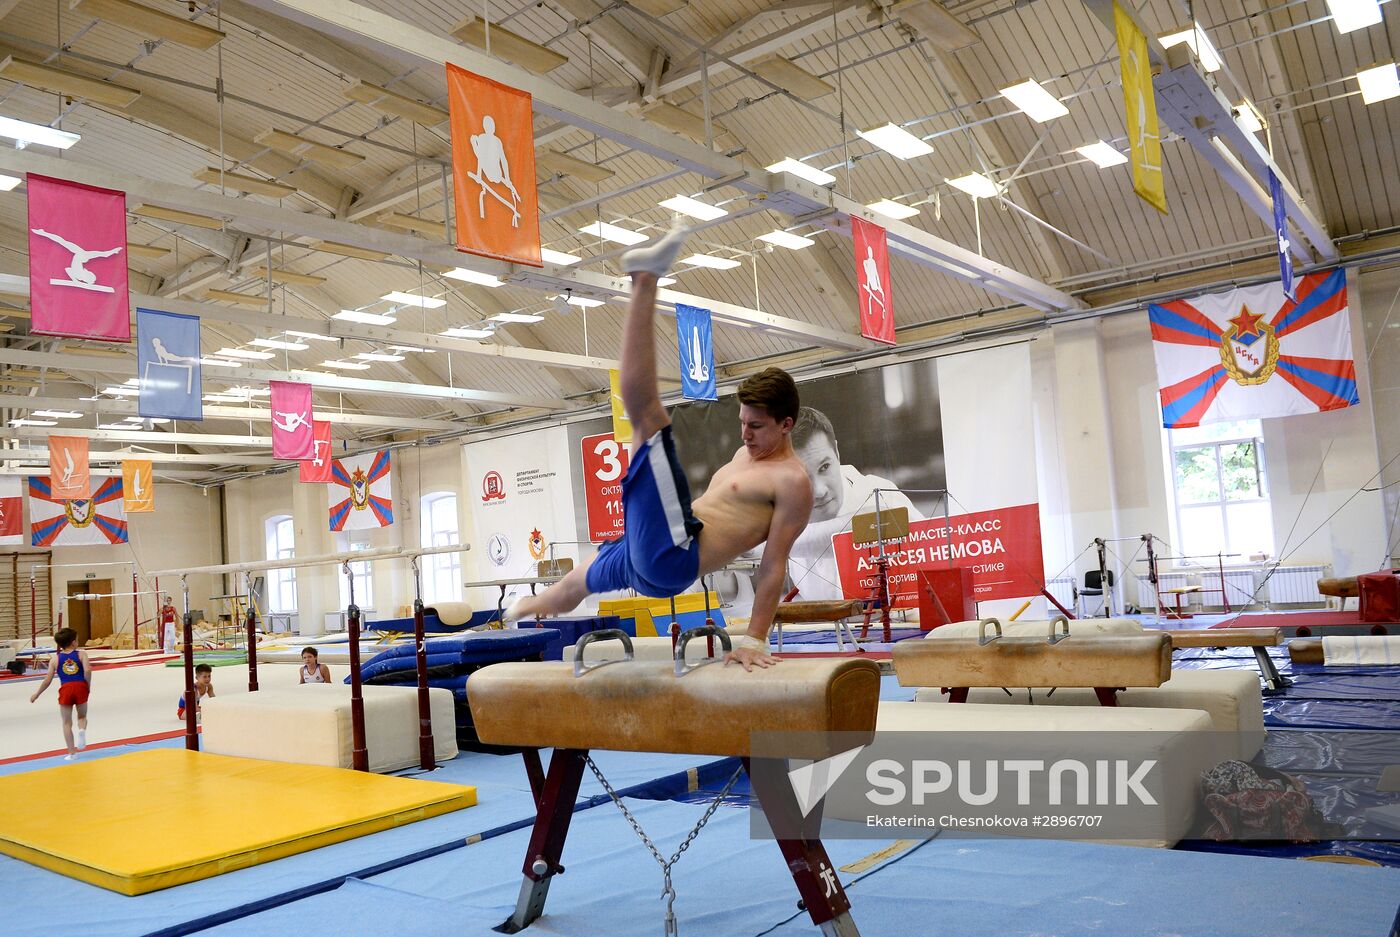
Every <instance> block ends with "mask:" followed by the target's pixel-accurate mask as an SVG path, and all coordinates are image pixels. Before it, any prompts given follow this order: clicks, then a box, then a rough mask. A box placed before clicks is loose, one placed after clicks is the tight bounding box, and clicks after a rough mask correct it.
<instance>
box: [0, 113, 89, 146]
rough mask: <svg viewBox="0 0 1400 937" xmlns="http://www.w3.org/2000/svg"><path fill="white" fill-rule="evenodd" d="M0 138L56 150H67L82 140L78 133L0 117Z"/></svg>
mask: <svg viewBox="0 0 1400 937" xmlns="http://www.w3.org/2000/svg"><path fill="white" fill-rule="evenodd" d="M0 137H5V138H6V139H9V140H17V141H19V142H20V143H34V144H37V145H39V146H51V147H53V148H54V149H56V150H66V149H68V148H69V147H70V146H72V145H73V144H74V143H77V142H78V141H79V140H81V139H82V137H80V136H78V135H77V134H76V133H69V132H68V131H66V130H55V129H53V128H52V127H46V126H44V125H43V124H31V123H30V122H29V121H27V120H15V119H14V118H13V117H0Z"/></svg>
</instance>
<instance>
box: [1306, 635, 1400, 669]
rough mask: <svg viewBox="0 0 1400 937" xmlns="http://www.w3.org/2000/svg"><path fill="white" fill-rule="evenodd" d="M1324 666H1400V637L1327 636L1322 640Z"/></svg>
mask: <svg viewBox="0 0 1400 937" xmlns="http://www.w3.org/2000/svg"><path fill="white" fill-rule="evenodd" d="M1322 660H1323V663H1324V664H1327V665H1335V664H1371V665H1376V664H1380V665H1385V664H1400V635H1395V634H1351V635H1340V634H1336V635H1332V634H1329V635H1327V636H1326V637H1324V638H1323V639H1322Z"/></svg>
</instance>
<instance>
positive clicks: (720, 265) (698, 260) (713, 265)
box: [681, 254, 739, 270]
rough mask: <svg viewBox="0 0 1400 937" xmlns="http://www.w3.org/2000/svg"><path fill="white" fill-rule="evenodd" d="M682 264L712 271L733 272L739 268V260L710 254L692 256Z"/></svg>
mask: <svg viewBox="0 0 1400 937" xmlns="http://www.w3.org/2000/svg"><path fill="white" fill-rule="evenodd" d="M681 263H683V264H690V265H691V266H693V267H709V268H710V269H711V270H733V269H734V268H735V267H737V266H739V261H737V260H730V259H729V258H728V257H712V256H711V255H709V254H691V255H690V256H689V257H687V258H685V259H684V260H682V261H681Z"/></svg>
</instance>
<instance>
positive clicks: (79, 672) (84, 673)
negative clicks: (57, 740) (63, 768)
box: [29, 628, 92, 761]
mask: <svg viewBox="0 0 1400 937" xmlns="http://www.w3.org/2000/svg"><path fill="white" fill-rule="evenodd" d="M53 638H54V643H55V644H57V645H58V653H57V654H55V655H54V656H53V657H51V658H49V670H48V673H46V674H44V682H43V683H41V684H39V689H37V690H35V691H34V695H33V696H31V697H29V702H31V703H32V702H34V701H35V700H37V699H38V698H39V697H40V695H42V694H43V692H44V691H45V690H47V689H48V688H49V684H50V683H52V682H53V678H54V674H58V710H59V714H60V715H61V716H62V717H63V741H64V742H66V743H67V744H68V754H66V755H64V756H63V760H64V761H72V760H73V756H74V755H76V754H77V753H78V752H80V751H82V750H83V749H85V748H87V711H88V707H87V704H88V695H89V694H90V693H91V692H92V664H91V663H90V662H89V661H88V656H87V651H83V650H79V649H78V648H77V647H75V646H74V645H75V644H76V643H77V640H78V632H76V631H74V630H73V629H72V628H60V629H59V631H58V634H56V635H54V636H53ZM74 709H77V710H78V737H77V741H76V744H75V743H74V738H73V710H74Z"/></svg>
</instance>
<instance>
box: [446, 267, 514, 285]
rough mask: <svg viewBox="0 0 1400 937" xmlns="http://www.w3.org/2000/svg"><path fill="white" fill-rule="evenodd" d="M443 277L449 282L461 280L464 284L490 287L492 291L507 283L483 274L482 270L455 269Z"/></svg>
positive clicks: (496, 277)
mask: <svg viewBox="0 0 1400 937" xmlns="http://www.w3.org/2000/svg"><path fill="white" fill-rule="evenodd" d="M443 276H445V277H447V278H448V279H449V280H460V281H461V282H463V283H474V284H476V285H477V286H489V287H491V288H492V289H495V288H496V287H498V286H501V285H502V284H504V283H505V281H504V280H502V279H501V278H500V277H498V276H494V275H492V274H489V273H482V272H481V271H480V270H468V269H467V268H466V267H453V268H452V269H451V270H448V271H447V272H446V273H444V274H443Z"/></svg>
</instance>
